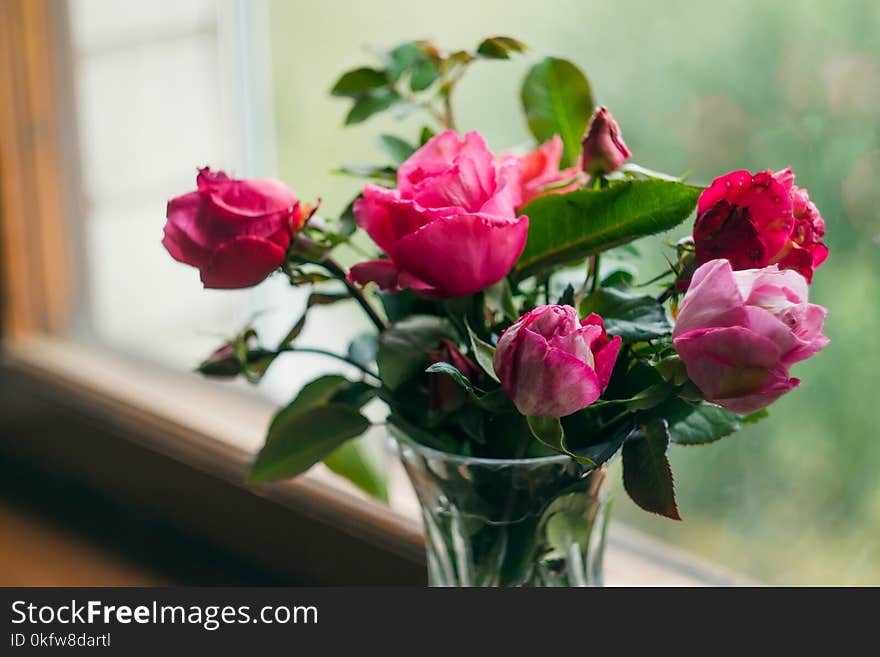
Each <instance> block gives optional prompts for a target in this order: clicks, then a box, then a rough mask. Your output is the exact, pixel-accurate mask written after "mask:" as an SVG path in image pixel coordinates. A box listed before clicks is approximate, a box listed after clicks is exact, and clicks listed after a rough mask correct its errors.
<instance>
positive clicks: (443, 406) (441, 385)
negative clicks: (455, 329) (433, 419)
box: [428, 338, 480, 411]
mask: <svg viewBox="0 0 880 657" xmlns="http://www.w3.org/2000/svg"><path fill="white" fill-rule="evenodd" d="M434 363H449V364H450V365H452V366H454V367H455V368H456V369H457V370H458V371H459V372H461V373H462V374H464V376H465V378H466V379H468V380H469V381H470V382H471V383H476V381H477V377H478V376H479V375H480V369H479V368H478V367H477V364H476V363H474V361H472V360H471V359H470V358H468V357H467V356H465V355H464V354H463V353H461V352H460V351H459V350H458V347H456V346H455V343H454V342H452V340H447V339H445V338H444V339H441V340H440V341H439V342H438V343H437V349H434V350H433V351H429V352H428V365H433V364H434ZM428 377H429V378H428V396H429V399H430V401H431V408H433V409H435V410H438V409H439V410H444V411H449V410H452V409H454V408H457V407H459V406H461V404H462V403H463V402H464V401H465V399H466V398H467V393H466V392H465V391H464V389H462V387H461V386H460V385H458V383H456V382H455V381H454V380H453V379H452V378H450V377H448V376H446V375H445V374H428Z"/></svg>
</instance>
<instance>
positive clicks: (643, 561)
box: [2, 337, 750, 586]
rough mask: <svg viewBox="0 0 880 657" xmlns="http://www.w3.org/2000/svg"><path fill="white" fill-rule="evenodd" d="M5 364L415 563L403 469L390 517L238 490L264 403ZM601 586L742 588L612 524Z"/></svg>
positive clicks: (374, 509)
mask: <svg viewBox="0 0 880 657" xmlns="http://www.w3.org/2000/svg"><path fill="white" fill-rule="evenodd" d="M4 356H5V358H4V361H3V362H2V369H6V370H10V371H12V372H14V373H15V374H17V375H20V376H24V377H26V378H28V379H30V380H32V381H34V382H36V383H37V384H38V385H39V386H42V387H45V388H46V389H49V390H51V392H52V395H53V397H54V398H56V399H64V398H71V399H72V400H75V401H74V405H75V407H76V410H77V412H81V413H89V414H92V415H93V416H95V417H96V418H98V419H99V420H100V418H112V419H113V421H114V422H116V423H120V422H121V423H123V425H124V426H125V427H126V429H127V430H126V431H125V432H124V433H125V437H126V439H127V440H130V441H132V442H133V443H135V444H137V445H138V446H139V447H140V448H143V449H147V450H152V451H154V452H158V453H160V454H162V455H164V456H166V457H169V458H171V459H173V460H175V461H177V462H180V463H183V464H185V465H187V466H190V467H192V468H194V469H196V470H199V471H201V472H203V473H206V474H207V475H209V476H211V477H215V478H219V479H221V480H222V481H223V482H225V483H226V484H230V485H233V486H235V487H238V488H240V489H244V490H245V491H247V493H248V494H250V495H251V496H258V497H259V498H261V499H264V500H265V501H266V502H265V503H266V504H269V503H274V504H280V505H282V506H283V507H284V508H287V509H289V510H290V512H291V513H297V514H301V515H305V516H308V517H309V518H311V519H314V520H315V521H317V522H320V523H323V524H324V525H327V526H331V527H335V528H337V529H339V530H340V531H341V532H342V533H343V534H345V535H346V536H349V537H351V538H352V539H353V540H354V541H362V542H363V543H364V544H367V545H369V546H371V549H374V550H378V551H382V552H385V553H388V555H387V556H388V557H389V558H390V559H391V563H392V565H393V562H394V559H400V560H401V563H405V564H406V565H407V566H408V567H410V569H412V568H413V565H414V564H416V565H417V564H421V563H423V562H424V556H423V553H422V538H421V529H420V521H419V518H418V515H417V506H416V504H415V500H414V496H413V493H412V491H411V489H410V488H409V486H408V483H406V482H405V476H404V475H403V473H402V469H400V468H396V469H394V468H393V465H392V471H391V478H392V504H393V506H394V507H395V509H396V510H395V511H392V510H390V509H389V508H388V507H386V506H384V505H381V504H379V503H377V502H374V501H373V500H370V499H367V498H366V497H365V496H364V495H363V494H361V493H360V492H359V491H358V490H357V489H355V488H354V487H353V486H352V485H350V484H349V483H348V482H347V481H345V480H343V479H341V478H339V477H337V476H336V475H334V474H333V473H331V472H330V471H329V470H327V469H326V468H324V467H323V466H319V467H315V468H312V470H310V471H309V473H308V474H307V475H306V476H304V477H300V478H298V479H297V480H295V481H289V482H281V483H276V484H268V485H260V486H255V487H247V488H246V487H245V486H244V484H243V481H244V477H245V473H246V472H247V468H248V464H249V462H250V460H251V457H252V453H253V452H254V451H255V450H256V449H258V448H259V447H260V446H261V445H262V441H263V432H264V429H265V427H266V426H267V424H268V422H269V419H270V418H271V416H272V414H273V412H274V407H273V405H272V404H271V403H270V402H268V401H267V400H265V399H262V398H260V397H258V396H256V395H249V394H243V393H242V392H241V391H239V390H233V389H231V388H230V387H229V386H225V385H223V384H218V383H214V382H207V381H205V380H203V379H201V378H199V377H197V376H195V375H187V374H183V373H179V372H174V371H170V370H167V369H163V368H160V367H157V366H155V365H150V364H143V363H138V362H135V361H133V360H132V359H129V358H125V357H123V356H121V355H118V354H113V353H110V352H108V351H106V350H103V349H100V348H96V347H92V346H85V345H82V344H79V343H73V342H69V341H65V340H61V339H57V338H49V337H34V338H29V339H27V340H22V341H18V342H16V343H14V344H12V345H6V348H5V352H4ZM389 464H393V461H390V460H389ZM257 502H258V501H257ZM258 503H259V502H258ZM229 522H231V523H234V522H235V518H234V517H230V518H229ZM325 567H326V564H325ZM606 581H607V583H608V584H609V585H611V586H631V585H642V586H645V585H659V586H704V585H726V584H734V585H735V584H748V583H750V582H748V581H747V580H746V579H745V578H741V577H738V576H736V575H734V574H731V573H728V572H725V571H724V570H723V569H721V568H718V567H716V566H714V565H711V564H707V563H705V562H703V561H701V560H699V559H697V558H694V557H693V556H691V555H688V554H687V553H684V552H681V551H679V550H676V549H673V548H670V547H668V546H665V545H663V544H662V543H660V542H659V541H656V540H654V539H651V538H650V537H647V536H645V535H643V534H641V533H640V532H637V531H635V530H632V529H629V528H627V527H625V526H621V525H620V523H616V524H614V523H612V527H611V530H610V531H609V545H608V549H607V551H606ZM413 583H415V582H413Z"/></svg>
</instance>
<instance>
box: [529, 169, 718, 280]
mask: <svg viewBox="0 0 880 657" xmlns="http://www.w3.org/2000/svg"><path fill="white" fill-rule="evenodd" d="M700 191H701V190H700V189H699V188H697V187H691V186H689V185H683V184H681V183H674V182H666V181H663V180H638V181H635V180H634V181H627V182H622V183H616V184H613V185H611V186H610V187H608V188H606V189H601V190H586V189H585V190H578V191H575V192H569V193H567V194H550V195H548V196H543V197H539V198H537V199H535V200H534V201H532V202H531V203H529V204H528V205H526V206H525V208H523V210H522V214H526V215H528V217H529V236H528V241H527V242H526V247H525V249H524V250H523V253H522V255H521V256H520V258H519V261H518V262H517V264H516V269H515V271H516V273H517V275H518V277H519V278H522V277H525V276H529V275H532V274H536V273H541V272H545V271H549V270H551V269H553V268H555V267H557V266H559V265H564V264H566V263H571V262H578V261H580V260H583V259H584V258H586V257H587V256H590V255H593V254H596V253H599V252H601V251H604V250H606V249H610V248H612V247H615V246H619V245H621V244H626V243H627V242H630V241H632V240H635V239H638V238H640V237H645V236H646V235H651V234H654V233H659V232H662V231H665V230H669V229H670V228H674V227H675V226H677V225H678V224H680V223H681V222H682V221H684V220H685V219H687V218H688V216H689V215H690V214H691V212H692V211H693V209H694V207H695V206H696V203H697V198H698V197H699V195H700Z"/></svg>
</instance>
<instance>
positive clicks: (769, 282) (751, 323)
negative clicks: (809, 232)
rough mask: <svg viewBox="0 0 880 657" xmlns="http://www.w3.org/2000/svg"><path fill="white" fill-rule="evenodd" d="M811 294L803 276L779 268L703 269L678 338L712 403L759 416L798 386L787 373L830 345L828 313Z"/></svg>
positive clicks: (714, 265)
mask: <svg viewBox="0 0 880 657" xmlns="http://www.w3.org/2000/svg"><path fill="white" fill-rule="evenodd" d="M808 294H809V291H808V285H807V281H806V279H805V278H804V277H803V276H801V275H800V274H798V273H797V272H795V271H792V270H780V269H779V268H778V267H777V266H776V265H771V266H769V267H765V268H763V269H746V270H741V271H734V270H733V268H732V267H731V265H730V262H728V261H727V260H723V259H721V260H712V261H710V262H707V263H706V264H704V265H702V266H701V267H700V268H699V269H697V271H696V272H695V273H694V277H693V279H692V280H691V285H690V287H689V288H688V291H687V294H685V296H684V299H683V300H682V303H681V306H680V308H679V311H678V316H677V317H676V321H675V329H674V331H673V333H672V337H673V344H674V346H675V350H676V351H677V352H678V354H679V355H680V356H681V359H682V361H684V364H685V367H686V368H687V372H688V376H689V377H690V379H691V380H692V381H693V382H694V383H695V384H696V385H697V387H698V388H699V389H700V390H701V391H702V392H703V395H704V396H705V397H706V399H708V400H709V401H712V402H715V403H716V404H720V405H721V406H724V407H725V408H728V409H730V410H731V411H734V412H736V413H753V412H755V411H757V410H760V409H762V408H764V407H765V406H767V405H768V404H770V403H772V402H774V401H775V400H776V399H778V398H779V397H780V396H782V395H784V394H785V393H786V392H788V391H789V390H791V389H792V388H794V387H795V386H797V385H798V384H799V383H800V380H798V379H794V378H791V377H790V376H789V374H788V370H789V367H790V366H791V365H793V364H794V363H797V362H799V361H802V360H804V359H806V358H809V357H810V356H812V355H813V354H815V353H816V352H817V351H819V350H820V349H822V348H823V347H825V345H827V344H828V338H827V337H825V336H824V335H823V334H822V325H823V323H824V321H825V312H826V311H825V309H824V308H823V307H822V306H818V305H816V304H812V303H808V302H807V298H808Z"/></svg>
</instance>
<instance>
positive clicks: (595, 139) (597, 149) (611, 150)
mask: <svg viewBox="0 0 880 657" xmlns="http://www.w3.org/2000/svg"><path fill="white" fill-rule="evenodd" d="M631 155H632V153H631V152H630V150H629V149H628V148H627V147H626V144H625V143H624V142H623V137H621V136H620V126H618V125H617V121H615V120H614V117H612V116H611V112H609V111H608V108H606V107H604V106H603V107H600V108H599V109H598V110H596V113H595V114H593V117H592V118H591V119H590V124H589V126H587V134H586V136H585V137H584V141H583V151H582V155H581V164H582V166H583V169H584V171H586V172H587V173H588V174H590V175H591V176H593V175H596V174H605V173H611V172H612V171H616V170H617V169H619V168H620V165H622V164H623V163H624V162H626V161H627V160H628V159H629V158H630V156H631Z"/></svg>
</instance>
